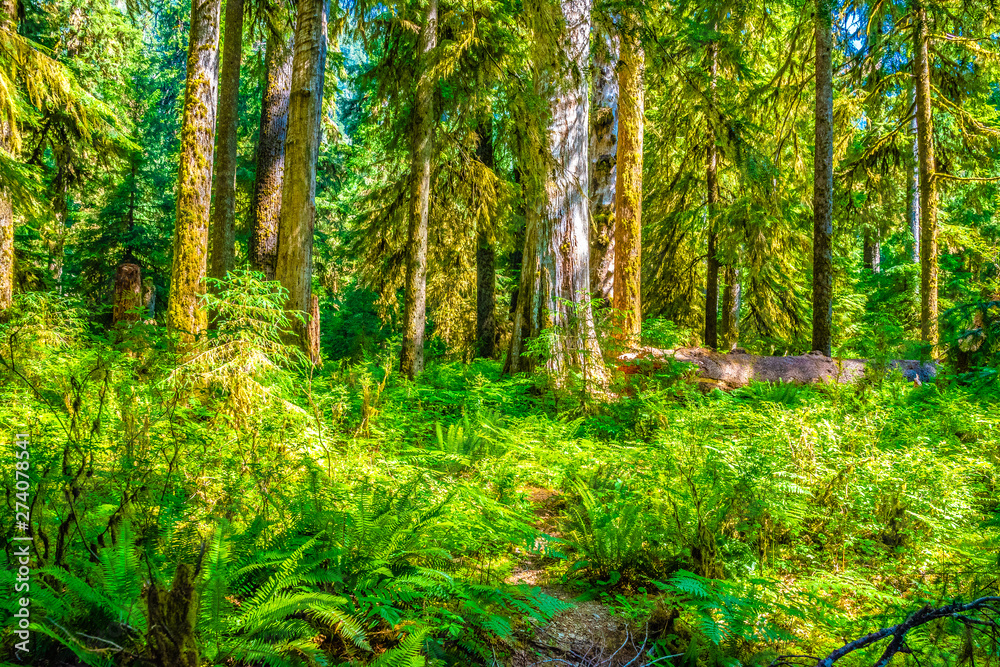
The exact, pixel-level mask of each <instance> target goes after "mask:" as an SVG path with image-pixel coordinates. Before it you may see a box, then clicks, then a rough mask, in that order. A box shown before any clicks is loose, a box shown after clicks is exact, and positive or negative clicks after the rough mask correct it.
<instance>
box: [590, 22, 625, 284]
mask: <svg viewBox="0 0 1000 667" xmlns="http://www.w3.org/2000/svg"><path fill="white" fill-rule="evenodd" d="M595 41H596V40H595ZM617 59H618V44H617V40H614V39H611V38H605V39H603V43H599V44H598V45H597V48H595V50H594V83H593V99H592V100H591V104H590V109H591V119H590V146H589V150H590V293H591V295H593V296H594V297H595V298H600V299H602V300H603V301H604V302H605V303H606V304H610V303H611V300H612V297H613V294H614V284H615V181H616V180H617V178H618V169H617V164H616V163H617V156H618V77H617V76H616V75H615V65H614V63H615V61H616V60H617Z"/></svg>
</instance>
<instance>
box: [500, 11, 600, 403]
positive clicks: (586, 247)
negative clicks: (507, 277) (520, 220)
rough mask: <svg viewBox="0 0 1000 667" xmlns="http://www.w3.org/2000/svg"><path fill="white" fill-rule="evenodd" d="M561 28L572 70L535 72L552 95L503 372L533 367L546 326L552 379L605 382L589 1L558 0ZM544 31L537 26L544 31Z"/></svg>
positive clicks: (532, 191)
mask: <svg viewBox="0 0 1000 667" xmlns="http://www.w3.org/2000/svg"><path fill="white" fill-rule="evenodd" d="M560 6H561V8H562V13H563V18H564V19H565V23H564V25H565V26H566V28H565V33H564V34H563V35H561V36H560V40H559V41H560V42H561V44H560V46H561V48H562V49H563V52H564V53H566V54H567V55H568V56H569V59H570V62H571V63H572V65H573V67H572V70H571V71H569V72H565V73H563V72H559V73H556V72H552V71H549V70H541V69H540V68H539V69H536V70H535V72H534V81H535V85H536V87H537V89H538V91H539V93H540V94H542V95H543V96H544V97H545V98H547V99H548V100H549V116H548V127H547V128H546V131H545V132H544V134H543V135H542V136H543V137H544V141H545V146H542V147H540V148H541V150H540V151H539V152H538V153H537V154H536V155H540V156H542V157H541V159H540V160H538V159H537V158H536V160H537V161H535V162H534V163H533V164H532V167H533V171H534V173H531V174H528V175H527V179H526V180H528V181H529V185H528V192H529V197H530V199H529V205H528V206H527V207H526V217H527V230H526V233H525V242H524V264H523V266H522V268H521V285H520V287H519V296H518V302H517V310H516V312H515V314H514V328H513V332H512V335H511V347H510V353H509V354H508V355H507V364H506V366H505V370H507V371H508V372H516V371H523V370H530V369H531V367H532V365H533V363H534V361H535V360H534V359H532V358H531V357H530V356H528V355H525V354H523V353H524V352H526V351H527V350H528V347H529V346H528V345H527V341H528V339H530V338H535V337H537V336H539V335H540V334H541V333H542V332H543V331H545V330H549V331H550V332H551V333H552V336H551V337H550V338H549V340H548V343H549V344H548V345H547V349H546V350H545V351H544V363H545V366H546V368H547V370H548V371H549V373H550V374H551V375H552V376H553V377H554V378H555V379H556V382H559V383H561V382H563V381H565V378H566V377H567V375H568V371H569V369H570V368H576V369H580V370H582V372H583V378H584V382H585V384H586V386H587V388H588V389H589V388H590V387H591V386H592V385H595V384H596V385H603V384H604V383H605V381H606V375H607V374H606V369H605V366H604V360H603V358H602V357H601V349H600V346H599V345H598V342H597V337H596V335H595V331H594V317H593V311H592V310H591V307H590V301H589V300H587V299H586V293H587V292H588V290H589V286H590V275H589V274H590V271H589V264H590V244H589V240H588V229H589V225H588V203H587V196H586V190H587V184H588V174H587V171H588V167H589V161H588V160H587V148H588V133H589V127H590V123H589V118H588V117H589V115H590V113H589V111H590V108H589V106H590V105H589V103H588V101H587V93H588V85H587V78H586V76H585V72H586V69H587V66H588V64H589V61H590V53H589V52H590V6H591V5H590V0H562V2H561V3H560ZM544 29H545V28H543V27H539V28H537V30H538V31H539V32H541V31H542V30H544Z"/></svg>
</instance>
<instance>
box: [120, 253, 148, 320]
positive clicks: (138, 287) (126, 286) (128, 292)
mask: <svg viewBox="0 0 1000 667" xmlns="http://www.w3.org/2000/svg"><path fill="white" fill-rule="evenodd" d="M142 292H143V287H142V271H141V270H140V269H139V266H138V265H137V264H132V263H130V262H126V263H123V264H120V265H119V266H118V270H117V271H115V307H114V311H113V315H112V318H113V321H114V323H115V325H117V324H118V323H119V322H137V321H139V315H140V314H139V313H138V312H135V310H136V308H138V307H139V306H141V305H143V303H144V302H143V293H142Z"/></svg>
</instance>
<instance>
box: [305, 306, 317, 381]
mask: <svg viewBox="0 0 1000 667" xmlns="http://www.w3.org/2000/svg"><path fill="white" fill-rule="evenodd" d="M307 331H308V334H309V336H308V338H309V360H310V361H312V362H313V364H318V363H319V297H318V296H316V295H315V294H313V295H312V296H311V297H310V300H309V324H308V329H307Z"/></svg>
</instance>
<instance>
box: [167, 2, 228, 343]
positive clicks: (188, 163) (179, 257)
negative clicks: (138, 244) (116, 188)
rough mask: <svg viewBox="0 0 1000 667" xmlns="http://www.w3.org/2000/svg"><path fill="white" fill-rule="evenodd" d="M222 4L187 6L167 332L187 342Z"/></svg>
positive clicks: (207, 205)
mask: <svg viewBox="0 0 1000 667" xmlns="http://www.w3.org/2000/svg"><path fill="white" fill-rule="evenodd" d="M221 4H222V3H221V0H194V2H192V3H191V28H190V34H189V37H188V57H187V85H186V87H185V92H184V120H183V121H182V126H181V147H180V171H179V174H178V179H177V181H178V182H177V218H176V223H175V226H174V258H173V264H172V266H171V271H170V302H169V304H168V307H167V317H168V321H169V323H170V326H172V327H173V328H174V329H176V330H178V331H180V332H182V333H183V334H185V335H187V336H192V335H196V334H198V333H200V332H201V331H202V330H203V329H204V328H205V324H206V321H207V317H206V314H205V312H204V310H203V309H202V308H201V304H200V301H201V295H202V294H203V293H204V291H205V285H204V280H205V271H206V268H207V263H208V224H209V214H210V209H211V203H212V161H213V160H212V157H213V152H214V146H215V141H214V139H215V114H216V103H217V101H218V93H217V90H218V79H219V12H220V10H221Z"/></svg>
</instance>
